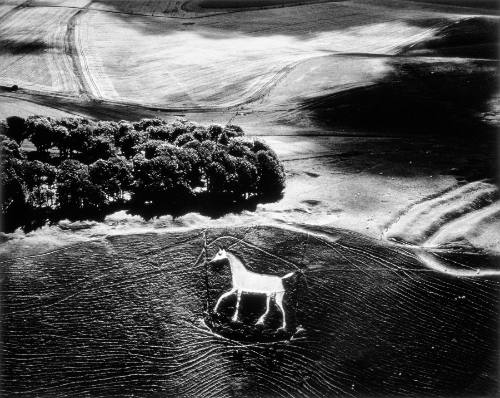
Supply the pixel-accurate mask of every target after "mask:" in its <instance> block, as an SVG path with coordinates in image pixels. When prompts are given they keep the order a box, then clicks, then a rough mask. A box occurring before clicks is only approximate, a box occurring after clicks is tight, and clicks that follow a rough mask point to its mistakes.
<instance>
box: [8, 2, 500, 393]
mask: <svg viewBox="0 0 500 398" xmlns="http://www.w3.org/2000/svg"><path fill="white" fill-rule="evenodd" d="M495 3H496V2H493V1H489V0H480V1H472V0H435V1H431V0H428V1H405V0H349V1H305V0H302V1H293V0H289V1H274V0H256V1H250V0H249V1H244V2H243V1H231V0H216V1H215V0H214V1H211V0H191V1H179V0H171V1H166V0H148V1H132V0H127V1H118V0H95V1H91V0H64V1H55V0H43V1H42V0H32V1H13V0H8V1H4V2H2V4H0V37H1V39H0V118H2V119H3V118H5V117H8V116H11V115H19V116H22V117H28V116H31V115H34V114H41V115H44V116H52V117H55V118H61V117H64V116H77V115H78V116H84V117H87V118H89V119H93V120H114V121H119V120H122V119H125V120H131V121H134V120H139V119H140V118H145V117H148V118H153V117H160V118H164V119H167V120H172V119H174V118H176V117H182V118H186V119H188V120H192V121H195V122H198V123H201V124H204V125H209V124H212V123H218V124H221V125H225V124H237V125H240V126H241V127H242V128H243V129H244V131H245V133H246V134H247V135H249V136H251V137H253V138H258V137H262V138H264V139H265V141H266V142H267V143H268V144H269V145H270V146H271V148H272V149H273V150H274V151H275V152H276V153H277V155H278V157H279V158H280V160H281V161H282V162H283V164H284V168H285V174H286V187H285V189H284V191H283V197H282V198H281V199H280V200H278V201H275V202H271V203H261V204H259V205H256V206H255V207H253V208H249V209H239V210H234V211H231V212H228V213H227V214H221V215H220V216H218V217H212V216H208V215H206V214H200V213H187V214H183V215H180V216H178V217H172V216H171V215H168V214H164V215H159V216H158V217H153V218H150V219H148V218H143V217H141V216H139V215H138V214H134V213H130V212H129V213H127V212H125V211H120V212H116V213H114V214H110V215H108V216H106V217H103V219H101V220H99V221H94V220H80V221H69V220H61V221H59V222H57V223H55V224H53V225H44V226H42V227H40V228H39V229H37V230H35V231H32V232H29V233H24V232H23V231H21V230H17V231H15V232H13V233H10V234H2V235H1V239H2V243H1V244H0V267H1V270H2V273H3V274H4V275H5V278H4V280H3V281H2V283H3V284H2V303H1V304H2V311H3V313H2V326H3V327H4V330H3V331H2V333H3V335H4V336H5V338H4V345H3V347H2V350H3V351H2V356H3V358H2V361H3V363H2V365H3V364H4V363H5V364H6V365H7V367H5V368H6V369H7V371H4V374H3V381H4V386H2V387H3V388H4V390H5V391H6V392H7V393H9V394H12V395H14V394H22V395H24V396H61V397H62V396H75V395H78V396H86V395H88V396H123V394H124V391H125V392H126V393H129V394H130V395H139V396H159V395H160V396H181V397H182V396H185V397H192V396H203V397H206V396H217V397H231V396H255V395H259V396H266V397H268V396H269V397H278V396H331V395H343V396H344V395H350V396H359V397H365V396H382V395H385V396H411V397H420V396H440V397H457V396H464V397H465V396H494V395H495V393H496V392H497V391H498V369H497V367H496V365H497V363H498V345H497V336H498V322H497V321H498V308H499V307H498V287H499V286H498V275H499V272H500V270H499V268H498V259H499V256H500V234H499V231H500V209H499V201H498V198H499V190H498V180H497V176H498V150H497V148H498V138H497V135H498V134H497V129H498V126H499V123H500V96H499V93H498V53H497V50H496V49H497V47H498V43H499V41H500V40H499V38H498V27H499V21H500V19H499V13H498V10H497V9H496V4H495ZM14 86H17V87H14ZM204 237H206V238H207V242H208V256H213V255H214V254H215V251H216V246H217V244H223V245H225V246H227V247H229V248H230V250H233V251H234V252H235V253H237V254H238V255H240V256H241V257H242V258H243V260H244V262H245V263H246V264H247V265H248V266H249V267H250V268H251V269H252V270H253V271H255V272H261V273H270V274H273V275H284V274H286V273H287V272H291V271H293V270H296V269H297V268H300V269H301V270H303V271H304V274H305V276H306V279H307V284H308V287H307V289H306V291H305V292H303V293H304V295H303V296H302V299H300V300H298V304H296V307H295V309H293V308H292V307H293V306H292V305H291V304H290V303H291V302H292V301H286V300H285V307H287V306H288V307H287V311H289V312H290V314H292V317H294V316H295V318H294V321H293V330H292V334H293V338H292V340H291V341H290V340H285V341H276V342H264V341H263V342H258V341H257V342H255V341H248V340H245V338H240V337H241V336H236V337H235V336H234V335H231V333H229V334H224V333H222V334H221V333H218V332H216V331H214V330H211V329H210V328H209V327H207V324H208V323H207V320H208V318H207V313H206V310H207V308H206V303H207V300H208V302H209V304H210V305H211V306H213V305H214V301H215V300H216V298H217V297H218V296H219V295H220V294H221V293H223V292H224V291H227V290H228V289H229V288H230V277H229V274H228V269H227V268H226V269H219V270H217V269H208V270H206V269H205V264H204V261H203V260H204V256H203V254H204V253H203V252H202V250H203V247H204V246H203V245H204V242H205V241H204ZM207 273H208V282H205V276H206V275H207ZM68 287H69V288H68ZM294 299H296V297H295V298H294ZM242 301H243V304H242V311H243V312H242V317H243V320H244V322H243V324H241V325H233V324H232V323H231V322H230V321H229V314H230V313H232V311H234V305H235V300H234V298H231V299H228V300H227V302H226V303H225V304H224V305H223V307H222V308H223V309H222V313H223V315H222V317H223V318H224V316H225V317H226V318H227V319H226V321H227V322H226V323H227V325H225V326H226V329H225V330H226V331H227V330H228V329H231V328H235V329H237V328H240V329H241V330H249V329H251V328H252V324H253V323H255V322H254V321H255V318H256V316H257V315H256V314H257V313H259V312H260V313H262V310H263V306H264V301H263V300H260V299H258V298H257V299H252V298H251V297H250V296H249V295H245V294H244V295H243V299H242ZM294 314H295V315H294ZM278 318H279V315H278V312H277V309H276V308H273V309H272V310H271V314H270V321H269V324H268V325H266V328H267V329H269V330H270V329H272V326H276V325H277V324H278V323H279V322H278ZM4 325H5V326H4ZM245 328H247V329H245ZM269 330H268V331H269ZM295 332H297V333H295ZM244 337H245V336H244ZM28 359H29V360H28Z"/></svg>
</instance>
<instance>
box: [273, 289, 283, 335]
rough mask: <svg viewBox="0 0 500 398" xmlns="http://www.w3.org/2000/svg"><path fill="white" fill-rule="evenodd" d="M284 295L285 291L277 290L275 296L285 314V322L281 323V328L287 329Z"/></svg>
mask: <svg viewBox="0 0 500 398" xmlns="http://www.w3.org/2000/svg"><path fill="white" fill-rule="evenodd" d="M284 295H285V292H277V293H276V296H275V300H276V304H277V305H278V307H279V309H280V310H281V313H282V314H283V323H282V325H281V329H286V315H285V309H284V308H283V296H284Z"/></svg>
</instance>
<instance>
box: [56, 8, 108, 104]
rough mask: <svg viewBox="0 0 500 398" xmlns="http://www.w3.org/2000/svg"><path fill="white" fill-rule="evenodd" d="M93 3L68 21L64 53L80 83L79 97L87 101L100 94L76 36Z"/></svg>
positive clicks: (80, 9)
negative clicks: (84, 16)
mask: <svg viewBox="0 0 500 398" xmlns="http://www.w3.org/2000/svg"><path fill="white" fill-rule="evenodd" d="M92 3H93V0H90V1H89V2H88V3H87V4H86V5H85V6H84V7H81V8H78V9H77V11H76V12H75V13H74V14H73V15H72V16H71V18H70V19H69V20H68V26H67V28H66V35H65V37H64V52H65V53H66V54H68V55H69V56H70V58H71V62H72V64H73V73H74V74H75V77H76V79H77V81H78V91H79V97H83V98H84V99H87V100H93V99H95V97H96V96H95V93H98V92H99V90H98V88H97V85H96V83H95V81H94V80H93V79H92V74H91V73H90V70H89V67H88V64H87V62H86V61H85V56H84V54H82V53H81V52H80V51H79V50H78V48H79V45H78V40H77V35H76V25H77V22H78V19H79V18H80V17H82V16H83V15H84V14H85V13H87V11H88V10H89V7H90V6H91V4H92Z"/></svg>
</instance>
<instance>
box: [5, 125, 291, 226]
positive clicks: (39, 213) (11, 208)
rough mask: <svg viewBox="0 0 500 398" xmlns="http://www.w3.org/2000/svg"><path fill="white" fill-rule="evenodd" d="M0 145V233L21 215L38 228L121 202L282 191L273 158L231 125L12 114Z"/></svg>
mask: <svg viewBox="0 0 500 398" xmlns="http://www.w3.org/2000/svg"><path fill="white" fill-rule="evenodd" d="M0 145H1V153H2V164H1V166H2V173H1V179H2V180H1V184H2V187H3V195H2V201H1V207H2V208H1V211H2V215H3V217H4V221H5V222H4V230H12V229H15V228H17V227H18V226H22V225H23V221H22V220H24V221H26V217H27V215H29V217H38V218H40V217H41V218H42V219H43V220H42V222H46V221H47V220H49V219H50V217H51V216H53V215H59V216H60V217H62V216H64V215H69V214H72V215H73V216H74V215H81V217H89V216H90V215H92V214H93V213H94V214H97V213H99V214H103V213H106V212H108V211H111V210H113V209H119V208H127V206H129V205H133V206H134V207H135V208H141V207H149V208H151V207H152V208H155V207H156V208H164V209H168V208H174V207H175V208H182V209H184V210H186V211H187V210H190V208H189V207H190V206H194V204H196V203H197V202H199V201H203V202H204V203H223V204H231V203H232V204H234V203H242V202H245V201H250V200H252V201H260V200H268V199H269V198H277V197H279V195H280V193H281V192H282V190H283V189H284V186H285V174H284V170H283V166H282V164H281V163H280V161H279V159H278V157H277V155H276V153H275V152H274V151H273V150H272V149H271V148H270V147H269V146H268V145H267V144H266V143H265V142H263V141H261V140H259V139H252V138H249V137H245V135H244V132H243V130H242V129H241V128H240V127H239V126H235V125H226V126H219V125H210V126H208V127H204V126H201V125H199V124H196V123H193V122H190V121H187V120H185V119H176V120H174V121H170V122H169V121H166V120H164V119H159V118H153V119H142V120H140V121H137V122H130V121H125V120H122V121H120V122H112V121H93V120H89V119H86V118H81V117H66V118H61V119H55V118H51V117H44V116H30V117H28V118H26V119H24V118H21V117H17V116H13V117H9V118H7V119H6V120H4V121H0ZM39 221H40V220H39Z"/></svg>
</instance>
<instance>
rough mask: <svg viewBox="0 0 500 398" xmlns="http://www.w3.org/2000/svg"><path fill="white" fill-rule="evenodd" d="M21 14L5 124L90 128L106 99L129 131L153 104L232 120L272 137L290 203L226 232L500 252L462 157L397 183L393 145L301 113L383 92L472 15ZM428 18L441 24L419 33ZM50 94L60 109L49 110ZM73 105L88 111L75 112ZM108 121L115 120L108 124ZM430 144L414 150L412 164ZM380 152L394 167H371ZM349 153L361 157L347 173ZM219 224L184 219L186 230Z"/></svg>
mask: <svg viewBox="0 0 500 398" xmlns="http://www.w3.org/2000/svg"><path fill="white" fill-rule="evenodd" d="M23 3H24V2H21V1H17V2H15V1H10V2H6V3H2V4H1V5H0V35H1V36H0V37H2V39H1V40H2V41H3V43H6V45H5V46H4V47H5V49H4V51H0V85H3V86H11V85H13V84H17V85H19V86H20V88H21V90H20V92H19V93H17V94H16V93H8V94H7V93H6V94H4V95H3V96H2V97H1V98H0V116H1V117H6V116H10V115H12V114H18V115H21V116H29V115H30V114H37V113H38V114H44V115H51V116H55V117H61V116H63V115H69V114H74V113H77V114H78V113H79V114H82V115H85V116H91V117H92V109H91V108H92V102H89V101H88V100H94V101H95V100H97V102H94V103H95V104H96V105H95V106H96V107H98V106H99V103H101V102H102V103H103V104H104V105H106V106H107V107H108V108H105V109H110V107H113V106H114V105H120V106H122V107H123V108H120V109H123V110H118V111H117V112H115V113H112V114H111V112H110V118H114V119H119V118H123V119H133V118H135V117H136V115H138V112H139V111H138V110H140V109H139V108H138V107H140V106H142V105H151V106H152V108H151V109H146V108H144V109H143V112H144V113H143V116H149V117H150V116H152V115H153V114H157V115H159V116H164V117H172V115H173V114H174V115H178V114H180V115H184V116H186V117H187V118H189V119H193V120H196V121H199V122H201V123H204V124H208V123H221V124H224V123H227V122H229V121H231V122H234V123H237V124H240V125H241V126H242V127H243V128H244V129H245V131H246V132H247V134H249V135H253V136H261V135H264V136H266V137H265V139H266V141H268V142H269V143H270V144H271V146H272V147H273V149H275V150H276V151H277V152H278V154H279V156H280V157H281V158H282V159H283V160H284V161H285V167H286V171H287V181H288V184H287V188H286V190H285V192H284V197H283V199H282V200H280V201H279V202H277V203H274V204H267V205H260V206H259V207H258V208H257V211H256V212H255V213H244V214H243V215H238V216H233V215H230V216H227V217H226V220H227V222H229V223H238V222H241V223H246V222H255V223H260V222H262V223H265V222H286V223H310V224H316V225H318V224H321V225H334V226H338V227H343V228H347V229H350V230H355V231H359V232H362V233H365V234H367V235H370V236H373V237H376V238H380V239H389V238H391V239H397V240H404V241H407V242H409V243H412V244H421V245H427V246H432V247H446V246H447V245H450V244H451V243H452V242H462V243H463V244H464V245H468V244H470V245H472V246H473V247H478V248H483V249H484V250H487V251H491V252H498V251H500V244H499V236H498V235H499V234H498V229H497V228H496V226H497V225H498V219H499V216H498V209H497V208H498V205H497V204H495V203H492V204H491V205H488V206H484V207H481V206H479V207H478V206H475V202H474V201H475V199H474V198H475V196H474V195H466V194H464V195H462V194H461V191H460V190H459V189H458V188H459V184H458V182H457V178H456V177H455V176H453V175H451V174H450V173H449V168H450V167H451V166H450V165H453V164H454V162H455V160H454V158H453V153H450V154H443V155H442V156H441V158H444V159H445V161H443V165H440V166H439V167H438V166H436V167H435V168H432V167H427V168H425V167H424V168H422V167H420V168H418V167H409V166H406V168H405V167H403V168H402V170H404V172H403V171H402V172H401V173H395V172H394V171H395V170H399V169H400V168H401V165H400V163H397V162H395V161H391V160H390V157H391V154H392V151H393V150H395V151H396V150H397V148H398V146H399V145H400V141H399V140H398V139H396V138H394V139H392V138H390V139H386V140H383V141H380V143H377V141H376V140H377V139H376V137H372V138H370V139H366V138H362V137H360V138H352V137H351V138H349V137H342V132H339V131H333V130H331V129H325V128H322V127H319V126H318V125H316V124H315V123H314V122H313V121H311V120H309V119H308V117H309V116H308V114H307V113H306V112H302V111H301V105H300V104H301V103H302V102H303V101H304V100H309V99H315V98H319V97H321V96H325V95H329V94H332V93H341V92H347V91H348V90H350V89H353V88H359V87H364V86H369V85H372V84H374V83H375V82H377V81H378V80H380V78H381V77H383V76H386V75H387V74H388V73H390V71H391V66H390V60H391V58H392V57H394V56H397V54H398V52H399V51H400V50H401V49H402V48H404V47H406V46H408V45H411V44H413V43H418V42H420V41H422V40H426V39H428V38H431V37H433V36H434V35H435V34H436V32H437V31H438V29H439V28H440V27H442V23H443V22H442V18H443V17H444V14H442V13H441V11H436V10H441V9H446V10H447V13H446V18H447V19H448V20H449V21H454V20H457V19H459V18H463V17H464V15H466V14H467V13H470V10H468V9H465V8H463V7H450V6H449V5H443V6H440V8H436V7H434V8H433V7H431V6H430V5H429V4H424V3H419V4H416V3H413V2H401V1H396V0H383V1H379V2H378V1H368V0H366V1H346V2H323V3H318V4H314V5H300V6H293V7H285V8H281V7H274V5H273V4H271V3H272V1H271V2H270V3H269V5H270V7H269V8H267V9H260V10H258V9H253V10H248V9H245V8H242V7H236V8H235V7H234V4H233V5H231V4H230V3H231V2H213V3H211V5H210V7H206V8H203V7H202V6H203V2H201V3H200V2H199V1H191V2H189V1H188V2H184V1H158V0H154V1H117V0H116V1H113V0H111V1H93V2H90V1H87V0H67V1H55V0H53V1H33V2H31V3H30V6H29V7H17V8H16V6H19V5H22V4H23ZM205 6H206V5H205ZM231 6H232V7H233V8H231ZM2 15H4V16H7V17H5V18H3V17H2ZM426 19H428V20H430V22H429V21H427V22H426V23H419V22H420V21H422V20H426ZM72 28H74V30H72ZM434 61H436V60H434ZM457 62H458V61H457ZM37 93H41V94H43V95H45V96H41V95H40V94H37ZM16 95H17V98H16ZM37 95H38V97H37ZM50 95H52V96H54V98H57V101H52V102H51V101H48V99H49V97H48V96H50ZM56 96H57V97H56ZM65 98H67V99H72V100H73V101H75V102H73V103H74V104H77V105H78V107H75V109H73V108H72V107H71V102H68V104H69V105H65V104H64V99H65ZM78 101H80V102H78ZM128 105H134V106H135V108H134V112H133V113H130V114H127V106H128ZM131 108H132V107H131ZM155 109H158V111H159V112H158V113H155V112H156V110H155ZM162 109H163V111H162ZM167 109H169V110H170V111H167ZM103 114H104V115H105V114H106V110H104V111H100V113H99V118H103V117H102V116H101V115H103ZM132 115H134V116H132ZM364 133H365V132H359V134H360V135H361V134H364ZM370 134H372V133H370ZM370 134H368V135H370ZM306 135H314V136H306ZM318 135H331V136H330V137H319V136H318ZM432 145H433V144H430V143H429V142H427V141H425V140H421V139H419V138H415V141H414V148H412V150H411V151H409V152H408V157H409V158H411V156H413V152H412V151H413V150H418V151H420V153H422V152H423V149H422V148H427V147H430V146H432ZM371 152H373V153H379V154H380V153H382V154H383V155H381V156H378V157H377V158H376V159H375V158H374V155H373V154H372V153H371ZM352 153H357V155H355V156H354V157H353V158H352V160H350V159H351V158H350V156H351V155H350V154H352ZM346 154H347V155H346ZM360 154H361V155H360ZM383 156H386V158H383ZM464 156H465V155H464ZM441 160H442V159H440V158H439V157H436V162H439V161H441ZM346 165H348V167H346ZM484 184H486V183H484ZM484 184H482V185H481V184H480V185H479V186H478V187H477V189H476V190H474V189H473V191H474V192H475V194H476V195H479V196H480V195H481V194H482V192H483V191H484V189H485V188H484V187H485V186H486V187H487V188H486V190H487V191H488V190H493V191H496V190H497V189H496V187H494V186H493V185H491V184H489V183H488V184H489V185H488V184H486V185H484ZM473 188H474V187H473ZM457 189H458V190H457ZM447 190H450V192H453V194H452V195H449V196H444V197H442V198H441V199H442V200H441V202H443V204H442V205H441V206H440V207H439V208H434V207H432V206H433V203H435V202H433V201H432V199H429V198H432V197H434V196H436V195H440V194H441V193H443V192H444V191H447ZM488 192H489V191H488ZM443 195H445V194H443ZM427 199H429V200H427ZM420 203H423V204H420ZM457 208H458V209H464V211H463V212H462V213H461V217H458V218H456V219H453V220H451V221H450V219H449V217H448V214H452V213H453V211H454V209H457ZM460 211H461V210H460ZM415 214H417V217H418V219H419V224H418V228H416V227H414V226H415V222H414V218H415V216H414V215H415ZM422 214H425V216H423V217H421V215H422ZM436 220H442V221H443V222H440V221H436ZM179 222H180V223H181V224H182V221H179ZM223 222H224V221H223V220H219V221H215V224H213V223H214V221H212V220H210V221H209V220H207V219H205V218H203V217H201V216H193V215H190V216H188V217H186V218H185V223H186V225H187V226H191V227H192V226H199V225H201V224H206V223H210V225H217V223H223ZM436 222H437V223H438V224H439V225H438V226H437V228H436V225H435V224H436ZM422 234H425V239H421V236H422ZM467 242H469V243H467Z"/></svg>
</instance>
